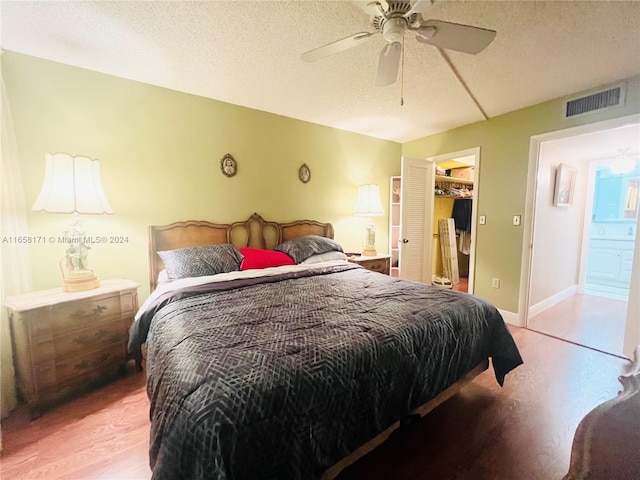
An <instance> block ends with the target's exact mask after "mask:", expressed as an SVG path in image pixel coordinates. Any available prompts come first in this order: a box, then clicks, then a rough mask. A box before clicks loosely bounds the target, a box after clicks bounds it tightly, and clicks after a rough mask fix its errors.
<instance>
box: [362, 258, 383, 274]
mask: <svg viewBox="0 0 640 480" xmlns="http://www.w3.org/2000/svg"><path fill="white" fill-rule="evenodd" d="M360 265H362V266H363V267H364V268H366V269H367V270H371V271H372V272H380V273H386V271H387V262H386V261H385V260H371V261H370V262H362V263H360Z"/></svg>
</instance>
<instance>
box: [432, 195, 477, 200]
mask: <svg viewBox="0 0 640 480" xmlns="http://www.w3.org/2000/svg"><path fill="white" fill-rule="evenodd" d="M435 197H436V198H462V199H465V198H466V199H469V200H471V199H472V198H473V197H463V196H462V195H435Z"/></svg>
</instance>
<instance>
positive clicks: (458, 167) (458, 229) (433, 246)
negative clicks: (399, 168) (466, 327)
mask: <svg viewBox="0 0 640 480" xmlns="http://www.w3.org/2000/svg"><path fill="white" fill-rule="evenodd" d="M464 153H467V152H464ZM471 153H473V154H472V155H469V154H467V155H466V156H461V157H456V158H455V160H451V157H448V159H447V160H441V161H434V162H429V161H424V160H423V161H422V162H423V163H425V164H427V165H429V164H430V165H432V167H431V173H430V174H426V175H420V176H419V177H418V181H421V182H423V183H421V185H422V186H421V187H418V190H424V194H423V196H426V197H431V199H430V200H429V201H424V200H428V198H427V199H424V198H423V201H424V203H423V204H422V205H423V207H422V208H421V207H420V205H421V201H418V202H416V201H415V200H416V198H415V194H416V193H415V191H416V188H417V184H416V178H413V177H414V175H411V177H412V182H411V185H408V184H407V185H403V180H404V183H405V184H406V181H407V179H404V177H403V176H397V177H391V179H390V185H389V197H390V206H389V248H390V251H389V254H390V256H391V275H392V276H396V277H398V276H400V277H402V278H407V274H406V270H407V268H408V267H409V265H411V264H413V263H414V262H413V259H412V258H410V257H413V255H410V256H409V257H407V254H408V247H409V246H410V245H411V244H412V242H415V241H416V238H417V237H421V235H420V234H418V236H417V237H416V236H415V235H413V236H412V235H411V234H410V233H409V230H410V229H411V227H412V225H403V218H405V220H404V222H405V223H406V218H407V213H408V210H411V212H410V213H412V214H413V217H412V218H413V219H416V221H418V222H419V223H420V222H423V223H425V224H426V228H424V233H425V235H424V236H422V238H424V251H425V254H426V257H425V258H424V260H422V261H421V264H422V270H423V274H422V278H421V279H418V281H423V282H425V283H431V280H432V276H440V277H447V278H450V280H452V281H453V283H454V285H453V288H454V289H456V290H462V291H468V288H467V285H468V281H467V280H468V279H467V277H468V276H469V275H470V262H472V261H473V252H472V251H471V249H472V242H471V239H472V236H471V231H472V226H473V220H472V219H473V214H474V212H473V210H474V209H473V186H474V167H475V160H476V158H478V155H477V153H479V152H475V151H473V152H471ZM405 160H408V159H403V162H404V161H405ZM410 160H411V162H413V163H414V164H415V163H416V162H420V161H419V160H415V159H410ZM404 174H405V169H404V167H403V175H404ZM403 186H404V187H406V188H403ZM408 200H410V202H409V203H411V204H412V205H411V206H410V207H408V206H407V204H405V203H407V201H408ZM420 210H422V213H420ZM418 217H422V219H420V218H418ZM454 218H455V220H453V219H454ZM411 223H413V221H412V222H411ZM441 227H442V228H444V229H443V230H442V231H441ZM419 228H420V229H421V227H419ZM410 238H413V240H412V242H409V239H410ZM429 239H430V240H429ZM443 252H444V255H443ZM470 254H471V255H470ZM403 257H405V258H406V260H404V261H403ZM443 258H444V260H443ZM401 265H402V268H403V272H404V273H402V272H401V269H400V266H401ZM471 275H472V274H471ZM412 279H416V278H412ZM469 280H470V279H469ZM469 283H470V284H472V281H471V282H469Z"/></svg>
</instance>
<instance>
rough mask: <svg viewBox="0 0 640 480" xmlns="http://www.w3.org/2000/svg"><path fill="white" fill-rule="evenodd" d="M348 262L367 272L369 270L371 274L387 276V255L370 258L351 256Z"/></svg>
mask: <svg viewBox="0 0 640 480" xmlns="http://www.w3.org/2000/svg"><path fill="white" fill-rule="evenodd" d="M348 260H349V261H350V262H352V263H357V264H358V265H360V266H362V267H364V268H366V269H367V270H371V271H372V272H378V273H383V274H385V275H389V267H390V257H389V256H388V255H378V256H372V257H370V256H352V257H349V258H348Z"/></svg>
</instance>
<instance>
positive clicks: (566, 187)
mask: <svg viewBox="0 0 640 480" xmlns="http://www.w3.org/2000/svg"><path fill="white" fill-rule="evenodd" d="M576 174H577V170H576V168H575V167H572V166H571V165H567V164H566V163H561V164H560V165H558V169H557V170H556V185H555V189H554V192H553V205H554V206H556V207H570V206H572V205H573V195H574V193H575V189H576Z"/></svg>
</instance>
